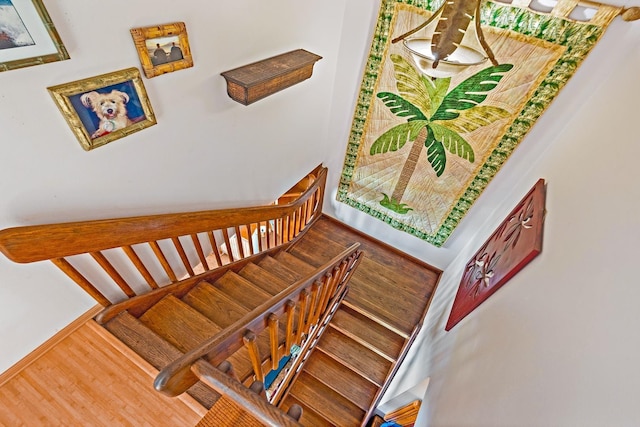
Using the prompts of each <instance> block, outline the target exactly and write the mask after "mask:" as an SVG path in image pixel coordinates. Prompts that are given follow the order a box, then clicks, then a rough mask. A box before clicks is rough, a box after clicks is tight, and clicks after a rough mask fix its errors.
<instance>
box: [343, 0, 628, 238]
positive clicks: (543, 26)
mask: <svg viewBox="0 0 640 427" xmlns="http://www.w3.org/2000/svg"><path fill="white" fill-rule="evenodd" d="M453 1H454V2H459V1H460V0H453ZM465 1H473V0H465ZM478 1H480V0H478ZM441 3H442V1H432V0H382V4H381V7H380V14H379V17H378V23H377V27H376V31H375V34H374V37H373V41H372V44H371V50H370V53H369V59H368V61H367V65H366V67H365V72H364V77H363V80H362V85H361V87H360V93H359V97H358V102H357V106H356V111H355V115H354V119H353V124H352V128H351V134H350V137H349V142H348V147H347V153H346V157H345V162H344V168H343V171H342V177H341V182H340V186H339V190H338V196H337V198H338V200H339V201H341V202H343V203H346V204H348V205H350V206H353V207H355V208H357V209H359V210H361V211H364V212H366V213H368V214H370V215H372V216H374V217H376V218H379V219H380V220H382V221H385V222H387V223H388V224H389V225H391V226H392V227H395V228H397V229H400V230H403V231H405V232H407V233H410V234H412V235H414V236H416V237H419V238H421V239H424V240H426V241H428V242H430V243H432V244H434V245H436V246H441V245H442V244H444V242H445V241H446V239H447V238H448V237H449V235H450V234H451V232H452V231H453V230H454V228H455V227H456V226H457V225H458V222H459V221H460V220H461V219H462V217H463V216H464V214H465V213H466V212H467V210H468V209H469V207H470V206H471V204H472V203H473V202H474V201H475V200H476V199H477V197H478V196H479V195H480V193H481V192H482V191H483V190H484V188H485V187H486V185H487V184H488V183H489V181H491V179H492V178H493V176H494V175H495V174H496V172H497V171H498V170H499V169H500V167H501V166H502V164H503V163H504V162H505V161H506V159H507V158H508V157H509V155H510V154H511V152H512V151H513V150H514V148H515V147H516V146H517V145H518V143H520V141H521V140H522V139H523V137H524V136H525V134H526V133H527V132H528V131H529V129H531V127H532V126H533V124H534V123H535V121H536V120H537V119H538V117H539V116H540V115H541V114H542V112H543V111H544V110H545V109H546V108H547V106H548V105H549V103H550V102H551V101H552V100H553V98H554V97H555V96H556V95H557V94H558V92H559V91H560V89H561V88H562V87H563V86H564V84H565V83H566V82H567V80H568V79H569V78H570V77H571V76H572V75H573V73H574V72H575V70H576V69H577V67H578V66H579V65H580V63H581V62H582V60H583V59H584V57H585V56H586V55H587V54H588V53H589V51H590V50H591V48H592V47H593V46H594V45H595V43H596V42H597V41H598V40H599V38H600V36H601V35H602V34H603V33H604V31H605V29H606V27H607V26H608V25H609V23H610V22H611V21H612V20H613V18H615V17H616V16H617V15H618V14H619V13H620V10H621V8H618V7H612V6H606V5H599V4H596V3H589V8H587V9H585V8H584V7H583V8H582V10H578V9H579V8H580V7H579V6H577V2H576V1H572V0H560V1H559V2H558V3H557V4H556V6H555V7H554V8H553V9H552V10H551V11H549V12H547V13H545V12H541V11H533V10H531V9H528V8H527V5H528V3H529V1H528V0H524V1H523V0H513V1H512V3H510V4H507V3H502V2H494V1H486V2H485V3H483V4H481V6H480V14H479V16H475V17H474V19H480V22H481V24H482V29H481V32H482V35H483V36H484V37H483V38H484V40H486V42H487V44H488V45H489V46H490V49H491V50H492V51H493V52H492V53H493V54H494V56H495V61H493V60H492V61H491V62H488V61H485V62H483V63H481V64H479V65H474V66H470V67H468V68H466V69H464V70H463V71H462V72H460V73H459V74H456V75H453V76H450V77H429V76H427V75H425V74H423V73H422V72H421V71H420V69H419V68H417V64H416V63H414V62H413V59H412V56H411V54H410V52H409V51H408V49H406V48H405V47H404V44H403V43H392V39H394V38H397V37H398V36H399V35H403V34H405V33H407V32H408V31H409V30H411V29H413V28H416V27H419V24H421V23H422V22H425V21H426V20H427V19H428V18H429V17H430V16H431V15H432V14H433V12H432V11H435V10H436V9H437V7H439V5H440V4H441ZM525 3H526V4H525ZM579 19H580V20H579ZM430 27H433V25H429V26H427V27H425V28H424V29H420V30H419V31H418V32H416V33H415V34H413V35H412V36H413V37H419V36H420V33H421V32H427V31H431V29H430ZM471 27H473V26H471ZM471 27H470V28H471ZM472 33H474V31H467V34H465V35H464V41H465V42H466V40H467V39H469V40H472V39H473V34H472ZM423 37H426V36H423ZM481 39H482V37H481Z"/></svg>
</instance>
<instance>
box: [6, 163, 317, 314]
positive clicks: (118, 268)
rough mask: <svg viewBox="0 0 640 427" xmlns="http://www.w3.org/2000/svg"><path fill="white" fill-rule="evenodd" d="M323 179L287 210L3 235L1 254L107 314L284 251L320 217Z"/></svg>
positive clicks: (309, 182)
mask: <svg viewBox="0 0 640 427" xmlns="http://www.w3.org/2000/svg"><path fill="white" fill-rule="evenodd" d="M326 177H327V169H326V168H325V167H322V166H318V167H317V168H315V169H314V170H313V171H312V172H310V173H309V174H308V175H307V176H305V177H304V178H303V179H302V180H301V181H300V182H299V183H298V184H296V185H294V186H293V187H292V190H291V191H292V192H298V193H299V192H300V191H301V190H304V191H302V195H301V196H300V197H299V198H298V199H296V200H294V201H292V202H290V203H287V204H272V205H267V206H258V207H247V208H239V209H219V210H209V211H199V212H185V213H174V214H162V215H147V216H138V217H128V218H114V219H103V220H94V221H81V222H69V223H60V224H45V225H34V226H25V227H14V228H8V229H5V230H2V231H0V252H2V253H3V254H4V255H6V256H7V257H8V258H9V259H11V260H12V261H15V262H19V263H27V262H36V261H43V260H51V261H52V262H53V263H54V264H55V265H56V266H57V267H58V268H60V269H61V270H62V271H63V272H64V273H65V274H66V275H67V276H69V277H70V278H71V279H72V280H73V281H74V282H76V283H77V284H78V285H79V286H80V287H81V288H82V289H84V290H85V291H86V292H87V293H88V294H89V295H91V296H92V297H93V298H94V299H95V300H96V301H98V302H99V303H100V304H101V305H103V306H109V305H111V304H113V303H117V302H120V301H124V300H127V299H130V298H135V297H136V296H139V295H144V294H147V293H149V292H150V291H153V290H155V289H158V288H162V287H165V286H166V285H168V284H175V283H179V282H181V281H182V280H184V279H186V278H189V277H196V276H198V275H199V274H201V273H202V272H203V271H204V272H205V273H206V272H210V271H212V270H216V269H218V268H220V267H222V266H223V265H226V264H227V263H229V262H231V263H233V262H238V261H240V260H243V259H246V258H248V257H252V256H254V255H257V254H260V253H265V252H267V251H269V250H271V249H274V248H278V247H280V248H282V247H283V246H285V245H288V244H291V243H292V242H293V241H295V240H296V239H298V238H299V237H300V235H301V234H303V233H304V232H305V231H306V230H307V228H308V226H309V225H310V224H311V223H313V222H314V221H315V220H316V219H318V218H319V217H320V215H321V214H322V200H323V198H324V187H325V184H326ZM285 194H287V193H285ZM254 239H255V242H254ZM134 245H135V247H134ZM208 245H210V246H208ZM245 245H246V246H245ZM209 250H210V251H211V252H209ZM209 255H210V256H209ZM96 270H97V271H98V273H100V272H101V273H106V274H96ZM91 278H93V280H95V282H94V281H92V279H91Z"/></svg>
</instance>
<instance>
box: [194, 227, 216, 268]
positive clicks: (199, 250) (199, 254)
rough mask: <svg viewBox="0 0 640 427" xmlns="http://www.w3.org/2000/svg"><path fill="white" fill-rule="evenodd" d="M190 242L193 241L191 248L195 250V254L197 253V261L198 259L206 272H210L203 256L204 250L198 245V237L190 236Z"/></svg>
mask: <svg viewBox="0 0 640 427" xmlns="http://www.w3.org/2000/svg"><path fill="white" fill-rule="evenodd" d="M191 240H192V241H193V246H194V247H195V248H196V252H197V253H198V259H200V263H201V264H202V266H203V267H204V268H205V270H206V271H208V270H210V269H211V268H210V267H209V263H208V262H207V257H206V256H205V255H204V250H203V249H202V244H201V243H200V239H198V235H197V234H192V235H191Z"/></svg>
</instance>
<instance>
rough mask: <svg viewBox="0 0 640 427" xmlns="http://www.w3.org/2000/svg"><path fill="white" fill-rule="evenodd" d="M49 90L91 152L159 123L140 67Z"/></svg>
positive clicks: (80, 139) (82, 142)
mask: <svg viewBox="0 0 640 427" xmlns="http://www.w3.org/2000/svg"><path fill="white" fill-rule="evenodd" d="M47 89H48V90H49V93H50V94H51V96H52V97H53V99H54V101H55V102H56V104H57V105H58V108H59V109H60V112H62V115H63V116H64V118H65V119H66V120H67V123H69V126H70V127H71V130H72V131H73V133H74V134H75V136H76V138H78V141H79V142H80V145H82V148H84V149H85V150H87V151H88V150H92V149H94V148H96V147H100V146H102V145H105V144H108V143H109V142H111V141H114V140H116V139H119V138H122V137H123V136H127V135H129V134H131V133H134V132H137V131H139V130H142V129H144V128H147V127H149V126H152V125H154V124H156V118H155V115H154V114H153V109H152V108H151V103H150V102H149V99H148V98H147V92H146V90H145V88H144V84H143V83H142V78H141V76H140V72H139V71H138V69H137V68H127V69H125V70H120V71H114V72H112V73H107V74H102V75H99V76H95V77H90V78H87V79H83V80H77V81H74V82H71V83H65V84H61V85H57V86H52V87H49V88H47Z"/></svg>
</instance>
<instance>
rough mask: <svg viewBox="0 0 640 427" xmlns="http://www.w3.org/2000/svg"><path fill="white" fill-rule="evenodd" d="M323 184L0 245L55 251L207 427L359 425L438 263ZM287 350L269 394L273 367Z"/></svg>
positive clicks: (15, 238)
mask: <svg viewBox="0 0 640 427" xmlns="http://www.w3.org/2000/svg"><path fill="white" fill-rule="evenodd" d="M325 180H326V168H322V167H318V168H316V169H315V170H314V171H312V172H311V173H310V174H309V175H308V176H307V177H305V178H304V179H303V180H301V181H300V182H299V183H298V184H296V185H295V186H294V187H292V189H291V190H290V191H289V192H287V193H285V195H283V196H282V197H281V198H279V199H278V201H277V202H276V203H275V204H274V205H269V206H263V207H255V208H243V209H236V210H231V209H228V210H220V211H203V212H194V213H184V214H165V215H156V216H148V217H134V218H122V219H110V220H97V221H86V222H79V223H66V224H51V225H41V226H28V227H18V228H14V229H7V230H2V231H0V251H2V252H3V253H4V254H5V255H6V256H7V257H9V258H10V259H12V260H14V261H16V262H34V261H41V260H45V259H49V260H51V261H52V262H53V263H54V264H55V265H56V266H58V267H59V268H60V269H61V270H62V271H63V272H65V273H66V274H67V275H68V276H69V277H70V278H71V279H73V280H74V281H75V282H76V283H77V284H78V285H79V286H81V287H82V288H83V289H85V290H86V291H87V292H88V293H89V294H90V295H92V296H93V297H94V298H95V299H96V300H97V301H98V302H99V303H100V304H102V305H104V306H105V309H104V310H103V311H102V312H101V313H100V314H99V315H98V316H96V321H97V322H98V323H99V324H101V325H103V326H104V327H105V328H106V329H107V330H108V331H109V332H110V333H112V334H113V335H114V336H116V337H118V339H120V340H121V341H122V342H123V343H125V344H126V345H127V346H128V347H130V348H131V349H133V350H134V351H135V352H136V353H137V354H138V355H140V357H142V358H143V359H145V360H146V361H147V362H149V363H150V364H151V365H153V366H154V367H156V368H157V369H158V371H159V374H158V377H157V378H156V381H155V388H156V389H157V390H159V391H162V392H163V393H165V394H168V395H177V394H180V393H182V392H185V391H186V392H188V393H189V394H190V395H191V396H193V397H194V398H195V399H196V400H197V401H198V402H200V403H201V404H202V405H203V406H204V407H206V408H211V409H210V411H209V413H208V414H207V416H206V417H205V418H204V419H203V420H202V422H201V424H200V425H201V426H203V427H204V426H219V427H223V426H231V425H247V426H250V425H273V426H278V427H284V426H296V425H297V426H299V425H303V426H340V427H342V426H345V427H348V426H364V425H366V424H367V422H368V420H369V418H370V417H371V415H372V414H373V411H374V409H375V407H376V405H377V404H378V403H379V401H380V398H381V397H382V395H383V393H384V392H385V390H386V388H387V387H388V385H389V383H390V381H391V379H392V378H393V376H394V374H395V372H396V370H397V369H398V367H399V364H400V363H401V362H402V360H403V358H404V357H405V355H406V353H407V351H408V349H409V346H410V345H411V343H412V342H413V340H414V339H415V337H416V335H417V332H418V330H419V329H420V327H421V325H422V321H423V319H424V317H425V315H426V312H427V309H428V306H429V303H430V301H431V296H432V294H433V292H434V291H435V287H436V285H437V282H438V280H439V277H440V273H441V272H440V271H439V270H437V269H435V268H433V267H431V266H429V265H428V264H425V263H423V262H421V261H419V260H416V259H415V258H412V257H410V256H408V255H406V254H403V253H400V252H398V251H397V250H395V249H394V248H392V247H389V246H387V245H385V244H383V243H381V242H379V241H376V240H375V239H372V238H370V237H369V236H367V235H365V234H363V233H361V232H359V231H357V230H355V229H352V228H350V227H348V226H346V225H344V224H342V223H340V222H339V221H337V220H335V219H332V218H330V217H327V216H325V215H323V214H322V213H321V209H322V200H323V194H324V183H325ZM294 196H295V197H294ZM291 199H293V200H291ZM256 230H265V234H266V235H265V236H262V237H263V238H260V237H258V238H255V236H256V234H254V233H256ZM239 236H240V237H241V238H239ZM188 242H190V245H187V243H188ZM206 242H209V243H210V244H207V243H206ZM221 243H224V245H225V246H226V248H227V253H228V256H229V258H230V259H229V260H226V261H225V259H224V254H223V253H221V252H220V251H219V248H220V247H221ZM118 250H120V251H121V252H118V253H116V252H117V251H118ZM207 254H209V255H207ZM234 254H235V255H234ZM363 254H364V255H363ZM196 255H197V260H198V261H199V262H196V263H194V262H192V259H193V257H194V256H196ZM82 256H84V257H85V258H86V257H88V259H89V260H90V261H92V262H94V263H95V264H97V265H98V266H99V268H100V269H102V270H103V272H104V273H106V275H107V276H108V277H109V278H110V279H111V281H112V282H111V284H109V286H112V287H113V285H114V284H115V285H116V287H115V291H114V290H112V289H111V290H110V289H109V288H107V285H106V284H104V283H96V282H94V281H92V280H89V278H90V277H93V276H94V274H93V273H92V272H91V269H90V267H87V266H86V265H85V264H86V263H85V264H83V263H82V262H76V261H75V259H76V258H78V257H82ZM180 263H181V264H182V267H184V268H181V267H180ZM195 264H198V265H195ZM176 265H178V266H176ZM356 267H357V268H356ZM82 268H84V269H86V271H87V272H86V273H85V272H83V270H82ZM132 271H133V272H134V273H137V274H138V277H141V278H144V282H146V283H145V284H144V285H141V284H140V283H139V280H138V279H135V280H134V281H132V280H131V277H132V273H131V272H132ZM134 275H135V274H134ZM134 282H135V283H134ZM167 282H168V283H167ZM145 286H146V289H143V288H144V287H145ZM296 346H299V347H300V348H301V351H300V353H299V355H298V356H297V357H296V355H292V353H291V349H292V348H295V347H296ZM289 356H291V362H290V363H291V364H290V365H288V367H287V368H286V369H285V370H284V371H285V372H288V374H287V375H285V378H284V380H283V381H282V383H281V384H280V386H279V388H277V389H275V390H270V391H269V393H268V399H269V403H270V404H269V403H267V400H266V397H265V392H264V390H262V389H261V388H260V387H261V385H262V383H263V382H264V380H265V375H266V374H267V373H269V372H270V371H271V370H272V369H276V368H278V365H279V362H280V361H281V360H282V358H283V357H289ZM259 395H260V396H259ZM277 408H281V409H282V411H281V410H279V409H277ZM300 408H301V409H302V416H301V418H300V417H299V409H300ZM285 413H288V414H289V415H290V416H287V415H285ZM298 418H299V420H298ZM250 419H251V420H252V421H249V420H250ZM296 420H298V421H299V423H298V422H297V421H296Z"/></svg>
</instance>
